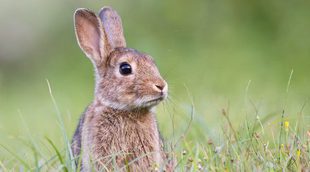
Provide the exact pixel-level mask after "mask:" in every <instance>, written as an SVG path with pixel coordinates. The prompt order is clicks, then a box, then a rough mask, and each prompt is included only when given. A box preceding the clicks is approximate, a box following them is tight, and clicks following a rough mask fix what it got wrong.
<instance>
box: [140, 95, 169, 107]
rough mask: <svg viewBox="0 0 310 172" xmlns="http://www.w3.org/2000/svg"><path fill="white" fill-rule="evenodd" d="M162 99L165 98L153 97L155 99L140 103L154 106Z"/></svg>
mask: <svg viewBox="0 0 310 172" xmlns="http://www.w3.org/2000/svg"><path fill="white" fill-rule="evenodd" d="M164 99H165V98H164V97H159V98H155V99H152V100H148V101H146V102H143V104H142V105H143V106H145V107H151V106H155V105H157V104H159V103H160V102H161V101H163V100H164Z"/></svg>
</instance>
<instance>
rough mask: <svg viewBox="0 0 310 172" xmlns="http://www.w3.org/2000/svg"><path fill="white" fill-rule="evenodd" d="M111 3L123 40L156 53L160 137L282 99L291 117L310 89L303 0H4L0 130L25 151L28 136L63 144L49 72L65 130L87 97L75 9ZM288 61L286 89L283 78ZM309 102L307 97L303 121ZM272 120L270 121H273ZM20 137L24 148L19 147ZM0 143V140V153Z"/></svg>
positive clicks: (199, 136)
mask: <svg viewBox="0 0 310 172" xmlns="http://www.w3.org/2000/svg"><path fill="white" fill-rule="evenodd" d="M104 5H109V6H112V7H113V8H114V9H116V10H117V11H118V12H119V14H120V15H121V17H122V19H123V26H124V31H125V36H126V38H127V45H128V46H129V47H132V48H136V49H138V50H140V51H143V52H147V53H149V54H150V55H152V56H153V57H154V59H155V60H156V62H157V65H158V68H159V69H160V71H161V74H162V75H163V76H164V78H165V79H166V80H167V81H168V83H169V89H170V97H171V100H170V101H167V102H166V103H165V104H164V105H160V106H159V107H158V121H159V125H160V127H161V131H162V133H163V135H164V136H165V137H166V138H168V139H169V138H171V135H172V126H171V125H172V122H171V121H172V120H171V119H170V117H171V116H172V115H173V116H174V121H175V123H174V124H175V132H176V133H182V132H183V131H184V130H185V128H186V124H187V122H188V121H189V118H190V112H191V104H192V103H193V104H194V107H195V113H194V120H193V125H192V130H191V131H190V135H191V136H192V138H193V139H196V140H203V139H205V138H208V137H212V136H213V137H217V133H218V131H220V128H221V124H222V120H223V119H222V116H221V109H222V108H228V107H229V111H230V115H231V119H232V121H233V122H234V125H236V126H238V125H239V124H240V122H243V119H246V118H250V119H255V118H256V114H255V113H254V112H255V109H257V110H258V115H259V116H264V115H268V114H271V113H274V114H275V115H279V116H280V113H281V111H282V109H283V107H285V110H286V111H285V114H286V118H288V119H294V118H295V117H296V115H297V113H298V112H299V111H300V109H301V107H302V105H303V104H304V103H306V102H307V101H308V99H309V96H310V90H309V84H310V77H309V74H310V10H309V7H310V1H306V0H297V1H288V0H284V1H283V0H282V1H280V0H261V1H253V0H250V1H249V0H222V1H215V0H192V1H188V0H186V1H185V0H168V1H158V0H130V1H120V0H113V1H112V0H106V1H98V0H97V1H95V0H93V1H90V0H88V1H82V0H65V1H64V0H54V1H41V0H28V1H9V0H1V10H0V26H1V27H0V138H1V144H2V145H5V146H8V147H10V148H12V149H15V150H18V151H20V152H23V151H24V152H26V151H27V146H21V145H24V143H25V142H29V140H31V139H30V137H31V138H32V137H33V138H35V139H37V140H40V139H41V140H42V142H44V137H45V136H48V137H49V138H51V139H52V140H53V141H54V142H55V143H56V144H63V141H62V139H61V135H62V134H61V130H60V127H59V122H57V115H56V109H55V107H54V105H53V102H52V99H51V96H50V94H49V91H48V85H47V81H46V80H48V81H49V82H50V84H51V88H52V91H53V94H54V97H55V99H56V102H57V104H58V106H59V110H60V112H61V114H62V116H63V118H64V123H65V127H66V130H67V134H68V136H69V137H71V135H72V134H73V131H74V129H75V127H76V124H77V121H78V118H79V116H80V114H81V113H82V112H83V110H84V108H85V107H86V106H87V105H88V104H89V103H90V102H91V100H92V97H93V87H94V78H93V67H92V65H91V63H90V61H89V60H88V59H87V58H86V57H85V55H84V54H83V53H82V51H81V50H80V49H79V47H78V44H77V42H76V39H75V35H74V30H73V13H74V11H75V9H76V8H79V7H85V8H90V9H92V10H94V11H98V10H99V9H100V8H101V7H102V6H104ZM292 69H293V70H294V72H293V75H292V80H291V85H290V88H289V91H288V92H287V83H288V80H289V76H290V73H291V71H292ZM309 112H310V110H309V107H307V106H306V107H305V109H304V114H305V119H306V121H304V122H305V124H306V127H307V128H309V122H310V120H309V118H310V117H309ZM278 122H279V121H272V120H271V121H270V124H271V125H277V124H278ZM25 147H26V148H25ZM6 155H7V152H6V151H5V150H3V149H0V158H4V159H5V157H6Z"/></svg>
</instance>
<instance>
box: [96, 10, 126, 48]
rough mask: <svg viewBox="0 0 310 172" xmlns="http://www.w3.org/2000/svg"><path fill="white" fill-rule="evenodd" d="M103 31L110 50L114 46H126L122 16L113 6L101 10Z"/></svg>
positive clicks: (100, 16)
mask: <svg viewBox="0 0 310 172" xmlns="http://www.w3.org/2000/svg"><path fill="white" fill-rule="evenodd" d="M99 18H100V20H101V22H102V26H103V31H104V33H105V36H106V41H107V44H108V46H109V47H110V49H111V50H110V51H112V50H113V49H114V48H119V47H126V41H125V37H124V34H123V26H122V21H121V18H120V16H119V15H118V14H117V12H116V11H115V10H113V9H112V8H111V7H103V8H102V9H101V10H100V12H99Z"/></svg>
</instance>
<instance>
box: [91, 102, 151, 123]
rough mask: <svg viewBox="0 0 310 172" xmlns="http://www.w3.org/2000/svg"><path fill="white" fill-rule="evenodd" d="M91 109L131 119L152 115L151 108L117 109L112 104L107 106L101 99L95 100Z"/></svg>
mask: <svg viewBox="0 0 310 172" xmlns="http://www.w3.org/2000/svg"><path fill="white" fill-rule="evenodd" d="M92 109H93V110H94V111H95V114H98V115H101V114H110V115H113V116H119V117H125V118H130V119H133V120H139V119H142V120H143V119H144V118H145V117H146V116H153V114H154V110H153V108H137V109H130V110H127V109H117V108H115V107H113V106H107V105H106V104H103V103H102V102H101V101H95V102H94V103H93V104H92Z"/></svg>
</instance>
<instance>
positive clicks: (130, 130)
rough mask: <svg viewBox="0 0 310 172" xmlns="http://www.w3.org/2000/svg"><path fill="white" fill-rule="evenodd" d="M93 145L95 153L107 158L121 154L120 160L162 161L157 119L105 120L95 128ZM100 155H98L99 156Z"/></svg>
mask: <svg viewBox="0 0 310 172" xmlns="http://www.w3.org/2000/svg"><path fill="white" fill-rule="evenodd" d="M92 134H93V141H94V144H93V145H97V146H96V147H95V148H94V151H95V152H97V153H99V154H101V156H107V155H111V154H116V153H117V154H120V156H118V159H119V160H120V161H123V160H124V159H126V161H131V160H134V159H136V158H138V157H145V158H142V160H143V159H144V160H145V161H150V162H149V163H151V162H153V163H154V162H160V161H161V156H160V152H161V145H160V143H161V141H160V138H159V133H158V129H157V125H156V122H155V119H151V118H150V119H145V120H143V121H134V120H128V118H125V119H124V118H113V119H109V118H105V119H104V120H103V121H102V122H101V123H100V124H99V125H96V126H95V132H94V133H92ZM97 155H98V154H97Z"/></svg>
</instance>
